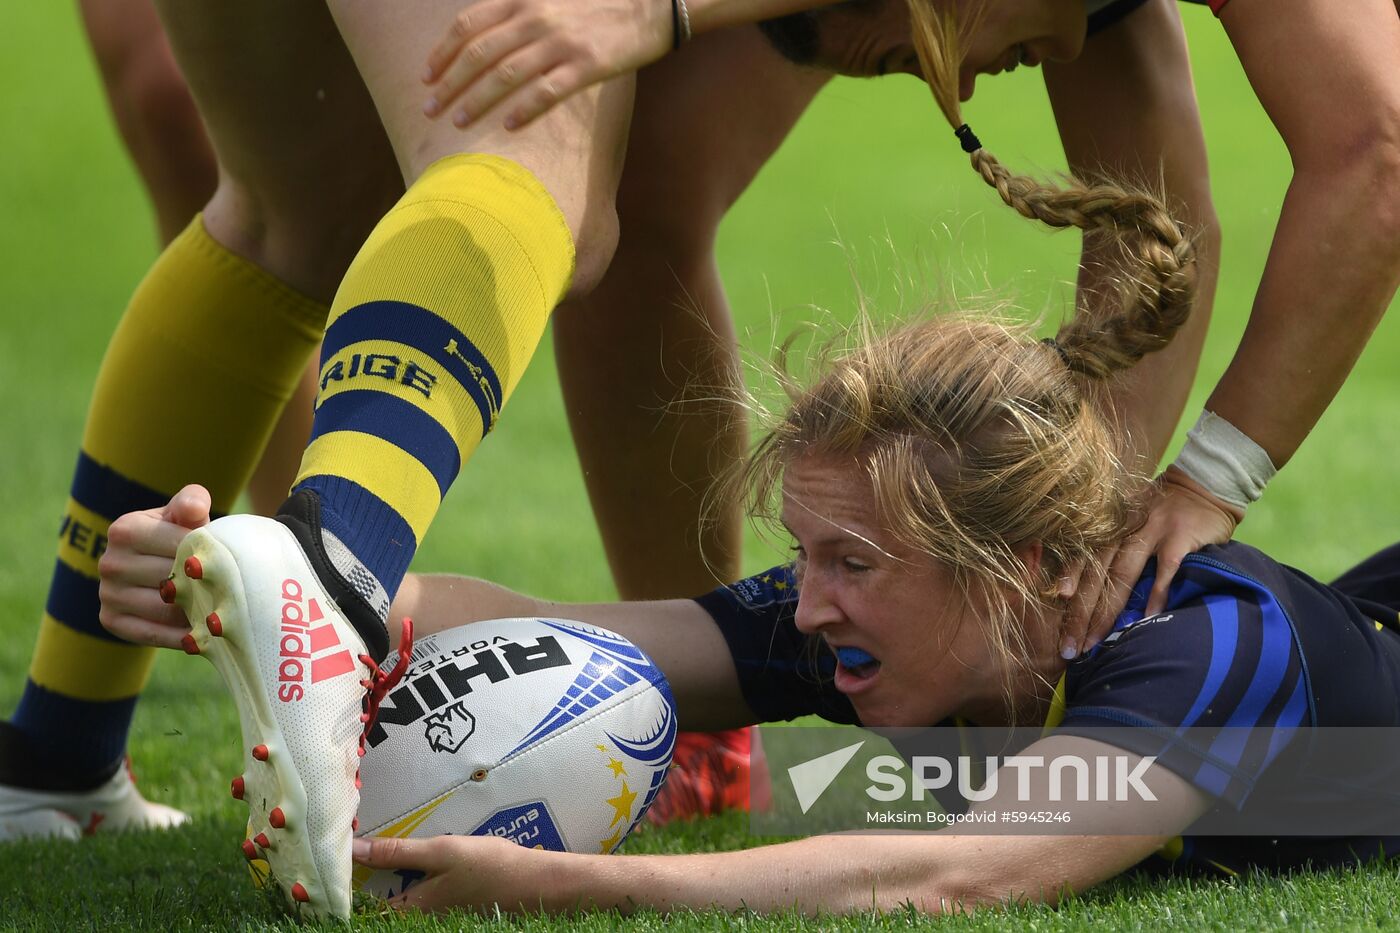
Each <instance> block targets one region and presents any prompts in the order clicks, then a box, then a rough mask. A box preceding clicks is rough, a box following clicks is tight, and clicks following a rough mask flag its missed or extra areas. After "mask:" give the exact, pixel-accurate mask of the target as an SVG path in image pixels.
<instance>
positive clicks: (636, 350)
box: [555, 27, 830, 599]
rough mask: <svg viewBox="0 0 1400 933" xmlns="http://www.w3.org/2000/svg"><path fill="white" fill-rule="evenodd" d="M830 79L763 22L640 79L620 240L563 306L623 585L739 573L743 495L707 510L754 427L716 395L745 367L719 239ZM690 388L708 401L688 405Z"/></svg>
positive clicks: (706, 39)
mask: <svg viewBox="0 0 1400 933" xmlns="http://www.w3.org/2000/svg"><path fill="white" fill-rule="evenodd" d="M829 77H830V76H829V75H826V74H822V73H820V72H817V71H814V70H808V69H799V68H796V67H794V66H792V65H791V64H789V63H787V62H785V61H784V60H783V59H782V58H781V57H780V56H778V55H777V53H775V52H774V51H772V49H771V48H769V46H768V44H767V43H766V41H765V40H764V39H763V38H762V36H761V35H760V34H759V32H758V30H757V29H756V28H754V27H743V28H739V29H732V30H726V31H724V32H720V33H716V34H713V35H706V36H702V37H700V38H699V39H697V40H696V41H695V42H694V43H693V44H691V45H690V46H687V47H686V48H685V49H683V50H682V51H681V52H679V53H677V54H675V55H672V56H669V57H667V58H665V59H663V60H662V61H661V62H659V63H657V64H656V65H653V66H652V67H650V68H648V69H646V70H644V71H643V72H642V73H641V74H640V75H639V77H638V85H637V101H636V110H635V113H636V115H635V118H634V120H633V126H632V134H631V140H630V143H629V146H628V153H627V172H626V175H625V176H624V177H623V181H622V186H621V188H620V190H619V192H618V198H617V205H618V214H619V216H620V218H621V239H620V241H619V243H618V249H617V254H616V256H615V257H614V259H613V264H612V266H611V268H610V269H609V270H608V274H607V275H606V276H605V277H604V279H603V281H602V282H601V283H600V284H599V285H598V287H597V288H596V289H594V291H593V292H592V293H591V294H589V295H587V296H584V297H582V298H579V299H576V300H573V301H570V302H569V303H567V304H566V305H565V306H563V307H562V308H561V309H560V311H559V313H558V315H557V317H556V319H555V358H556V360H557V363H558V367H559V376H560V380H561V382H562V384H563V389H564V399H565V407H566V408H567V410H568V415H569V424H570V427H571V429H572V431H573V435H574V442H575V444H576V446H577V448H578V454H579V460H580V462H581V464H582V466H583V473H584V478H585V482H586V484H587V486H588V492H589V497H590V499H591V500H592V503H593V512H594V515H595V516H596V517H597V519H598V525H599V529H600V530H601V532H602V536H603V543H604V546H605V548H606V549H607V553H608V561H609V564H610V566H611V567H612V572H613V579H614V580H615V581H616V584H617V589H618V593H619V595H621V596H622V598H624V599H670V598H676V597H684V596H694V595H697V594H699V593H702V592H705V591H706V590H708V589H711V588H713V587H714V586H716V585H718V584H719V583H721V582H729V581H732V580H736V579H738V578H739V544H740V534H741V514H740V513H741V508H740V503H738V502H721V503H712V504H713V505H715V508H713V509H712V510H711V512H710V513H709V514H708V515H705V514H703V512H704V508H703V507H704V505H705V504H706V503H705V497H706V496H707V494H709V493H710V491H711V489H712V486H713V483H714V480H715V478H716V477H717V476H718V475H719V474H720V472H721V471H723V470H724V469H726V468H727V467H729V466H730V465H731V464H732V463H733V462H734V461H736V460H737V459H738V458H739V457H741V456H742V455H743V451H744V444H745V437H746V428H745V424H746V416H745V412H744V410H743V408H742V406H741V405H740V404H739V403H738V400H737V397H736V398H735V400H734V401H732V402H725V401H723V400H722V397H723V396H724V395H725V394H726V393H725V391H724V390H726V389H728V388H731V387H737V386H738V385H739V381H738V380H739V378H740V374H739V363H738V350H737V345H736V343H735V339H734V327H733V322H732V320H731V318H730V313H729V305H728V302H727V300H726V298H725V295H724V287H723V285H722V284H721V283H720V278H719V272H718V269H717V268H716V265H715V256H714V240H715V235H716V232H717V230H718V228H719V223H720V221H721V220H722V219H723V217H724V214H725V212H726V211H728V209H729V208H730V206H731V205H733V203H734V202H735V200H737V199H738V197H739V195H740V194H742V193H743V191H744V189H745V188H747V187H748V185H749V183H750V182H751V181H752V180H753V178H754V176H755V175H756V174H757V173H758V170H759V169H760V168H762V167H763V165H764V164H765V163H766V162H767V161H768V158H769V157H770V156H771V155H772V153H773V152H774V151H775V150H776V149H777V148H778V146H779V145H780V144H781V143H782V141H783V140H784V139H785V138H786V137H787V134H788V131H789V130H790V129H791V128H792V126H793V124H794V123H796V121H797V118H798V117H799V116H800V115H801V114H802V112H803V110H805V109H806V107H807V104H808V103H809V102H810V101H811V99H812V98H813V96H814V95H815V94H816V92H817V91H818V90H819V89H820V88H821V87H822V86H823V85H824V84H825V83H826V81H827V80H829ZM678 115H683V118H681V119H677V116H678ZM719 127H723V132H718V131H717V128H719ZM696 388H698V389H699V391H700V393H701V394H703V395H704V396H705V400H704V401H703V402H701V403H695V402H690V403H686V402H685V401H684V399H683V396H684V394H685V393H684V391H683V390H686V389H696ZM711 389H715V390H719V391H709V390H711ZM692 394H693V393H692ZM678 401H679V402H680V403H679V404H677V402H678ZM638 515H646V516H647V520H646V521H645V522H639V521H638V520H637V516H638Z"/></svg>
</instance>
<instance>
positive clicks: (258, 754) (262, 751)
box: [253, 745, 267, 761]
mask: <svg viewBox="0 0 1400 933" xmlns="http://www.w3.org/2000/svg"><path fill="white" fill-rule="evenodd" d="M253 757H254V758H256V759H257V760H258V761H267V746H266V745H254V746H253Z"/></svg>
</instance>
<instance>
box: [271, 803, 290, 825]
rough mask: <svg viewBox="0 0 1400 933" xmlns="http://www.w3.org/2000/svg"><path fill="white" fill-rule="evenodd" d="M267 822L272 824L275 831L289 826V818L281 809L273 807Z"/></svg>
mask: <svg viewBox="0 0 1400 933" xmlns="http://www.w3.org/2000/svg"><path fill="white" fill-rule="evenodd" d="M267 821H268V822H269V823H271V824H272V828H273V829H281V828H282V827H284V826H286V825H287V816H286V814H285V813H283V812H282V808H281V807H273V808H272V812H271V813H269V814H268V815H267Z"/></svg>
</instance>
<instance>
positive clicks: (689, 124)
mask: <svg viewBox="0 0 1400 933" xmlns="http://www.w3.org/2000/svg"><path fill="white" fill-rule="evenodd" d="M830 79H831V75H830V74H827V73H824V72H820V71H817V70H815V69H812V68H802V67H799V66H796V65H793V64H792V63H791V62H788V61H787V60H786V59H784V58H783V57H782V56H780V55H779V54H778V53H777V52H776V51H774V50H773V48H772V47H771V46H770V45H769V44H768V41H767V40H766V39H764V38H763V35H762V33H761V32H759V30H758V28H757V27H754V26H741V27H735V28H732V29H726V30H722V31H720V32H716V33H710V34H707V35H704V36H701V37H699V38H698V39H697V40H696V41H695V42H693V43H691V44H690V45H688V46H686V47H685V48H684V49H682V50H681V51H680V52H678V53H676V54H674V55H670V56H667V57H666V58H664V59H662V60H661V61H660V62H658V63H657V64H655V65H653V66H651V67H649V68H647V69H644V70H643V71H642V72H641V73H640V75H639V76H638V80H637V99H636V106H635V108H634V113H633V119H632V132H631V139H630V142H629V145H628V150H627V171H626V173H625V175H624V177H623V181H622V186H621V189H620V191H619V193H618V210H619V213H620V214H621V217H622V222H623V226H624V232H623V235H624V236H625V237H627V238H629V239H632V238H635V237H642V238H646V239H652V238H653V237H660V238H661V239H662V240H663V241H669V240H671V239H672V238H673V237H680V238H681V239H684V240H691V241H696V242H700V243H705V244H708V243H709V241H710V239H711V238H712V236H713V234H714V231H715V229H716V228H717V227H718V225H719V222H720V220H721V219H722V218H723V216H724V214H725V212H726V211H728V210H729V208H730V207H731V206H733V204H734V202H735V201H736V200H738V198H739V195H741V194H742V193H743V192H744V190H745V189H746V188H748V186H749V184H750V183H751V182H752V181H753V179H754V177H755V176H756V175H757V174H758V172H759V171H760V170H761V169H762V168H763V166H764V165H766V164H767V163H768V160H769V159H770V158H771V157H772V155H773V153H774V152H776V151H777V149H778V147H779V146H780V145H782V143H783V140H785V139H786V138H787V136H788V133H789V132H791V130H792V128H793V126H794V125H795V124H796V122H797V120H798V118H799V117H800V116H801V115H802V113H803V112H804V111H805V110H806V109H807V106H808V104H810V103H811V102H812V99H813V98H814V97H815V96H816V94H817V92H818V91H819V90H820V89H821V88H822V87H823V86H824V85H825V84H826V82H827V81H829V80H830Z"/></svg>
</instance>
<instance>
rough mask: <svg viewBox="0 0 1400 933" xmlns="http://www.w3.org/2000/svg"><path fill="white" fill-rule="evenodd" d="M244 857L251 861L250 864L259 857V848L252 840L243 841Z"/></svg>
mask: <svg viewBox="0 0 1400 933" xmlns="http://www.w3.org/2000/svg"><path fill="white" fill-rule="evenodd" d="M243 857H244V858H246V859H247V860H248V861H250V862H251V861H252V860H253V859H255V858H257V857H258V850H257V848H256V847H255V846H254V845H253V840H251V839H244V840H243Z"/></svg>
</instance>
